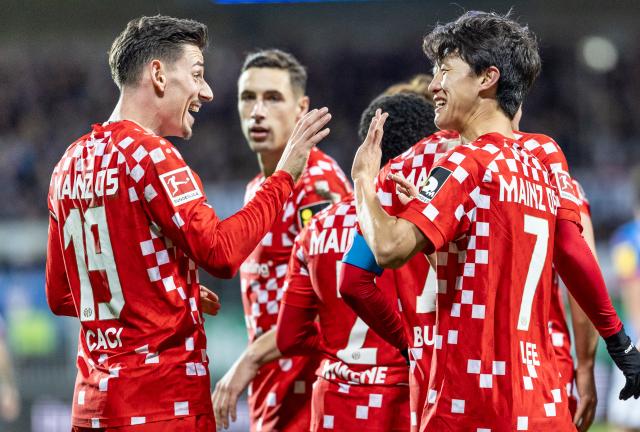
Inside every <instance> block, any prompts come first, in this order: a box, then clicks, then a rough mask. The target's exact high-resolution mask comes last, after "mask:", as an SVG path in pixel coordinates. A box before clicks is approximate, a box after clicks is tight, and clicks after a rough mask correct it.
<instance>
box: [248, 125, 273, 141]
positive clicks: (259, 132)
mask: <svg viewBox="0 0 640 432" xmlns="http://www.w3.org/2000/svg"><path fill="white" fill-rule="evenodd" d="M268 136H269V128H266V127H263V126H252V127H250V128H249V137H250V138H251V140H252V141H258V142H261V141H264V140H266V139H267V137H268Z"/></svg>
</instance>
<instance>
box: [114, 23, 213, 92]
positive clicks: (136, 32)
mask: <svg viewBox="0 0 640 432" xmlns="http://www.w3.org/2000/svg"><path fill="white" fill-rule="evenodd" d="M208 42H209V37H208V32H207V26H206V25H204V24H202V23H199V22H197V21H193V20H190V19H180V18H173V17H169V16H163V15H155V16H151V17H147V16H143V17H140V18H136V19H133V20H131V21H129V23H128V24H127V27H126V28H125V29H124V31H123V32H122V33H120V34H119V35H118V37H117V38H116V39H115V40H114V41H113V44H112V45H111V49H110V50H109V66H110V67H111V76H112V77H113V80H114V81H115V82H116V84H117V85H118V87H120V88H122V86H124V85H128V84H135V83H137V82H138V80H139V79H140V73H141V70H142V66H143V65H145V64H146V63H147V62H149V61H151V60H153V59H156V58H157V59H160V60H162V61H165V62H168V63H172V62H175V61H176V60H178V59H179V58H180V56H181V55H182V50H183V45H184V44H191V45H195V46H197V47H198V48H200V49H204V48H206V46H207V44H208Z"/></svg>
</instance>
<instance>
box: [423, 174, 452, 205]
mask: <svg viewBox="0 0 640 432" xmlns="http://www.w3.org/2000/svg"><path fill="white" fill-rule="evenodd" d="M450 175H451V171H450V170H448V169H446V168H442V167H435V168H434V169H433V170H431V174H429V177H428V178H427V181H426V182H425V183H424V184H423V185H422V186H421V187H420V193H419V194H418V199H419V200H420V201H422V202H425V203H428V202H429V201H431V200H432V199H433V198H434V197H435V196H436V194H437V193H438V191H439V190H440V189H441V188H442V185H444V183H445V182H446V181H447V179H448V178H449V176H450Z"/></svg>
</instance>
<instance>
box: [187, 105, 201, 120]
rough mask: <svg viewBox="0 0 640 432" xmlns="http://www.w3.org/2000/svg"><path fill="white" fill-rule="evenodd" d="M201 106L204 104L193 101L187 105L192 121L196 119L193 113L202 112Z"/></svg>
mask: <svg viewBox="0 0 640 432" xmlns="http://www.w3.org/2000/svg"><path fill="white" fill-rule="evenodd" d="M201 106H202V104H200V103H198V102H192V103H190V104H189V106H188V107H187V114H188V115H189V118H190V120H191V123H193V122H195V120H196V119H195V117H194V116H193V113H197V112H200V107H201Z"/></svg>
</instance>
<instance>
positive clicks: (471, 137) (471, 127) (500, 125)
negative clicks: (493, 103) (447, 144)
mask: <svg viewBox="0 0 640 432" xmlns="http://www.w3.org/2000/svg"><path fill="white" fill-rule="evenodd" d="M488 133H499V134H500V135H502V136H505V137H507V138H515V136H514V135H513V129H512V126H511V120H510V119H509V117H507V116H506V115H505V114H504V113H503V112H502V110H500V109H482V107H481V109H479V110H477V111H476V112H475V113H474V114H473V115H471V117H470V120H469V121H467V122H466V124H465V126H464V128H463V129H462V130H461V131H460V136H461V137H462V141H463V142H464V143H465V144H466V143H470V142H473V141H475V140H476V139H478V137H480V136H482V135H485V134H488Z"/></svg>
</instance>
